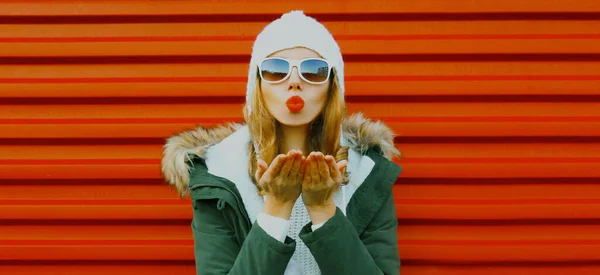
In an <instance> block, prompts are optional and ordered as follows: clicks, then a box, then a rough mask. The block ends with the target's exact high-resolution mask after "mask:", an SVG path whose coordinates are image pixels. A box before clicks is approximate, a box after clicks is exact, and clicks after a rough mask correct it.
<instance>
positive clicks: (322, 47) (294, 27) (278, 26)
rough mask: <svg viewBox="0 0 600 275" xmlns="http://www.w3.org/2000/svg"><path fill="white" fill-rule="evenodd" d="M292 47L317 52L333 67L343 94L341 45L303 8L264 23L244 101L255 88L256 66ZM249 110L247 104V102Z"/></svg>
mask: <svg viewBox="0 0 600 275" xmlns="http://www.w3.org/2000/svg"><path fill="white" fill-rule="evenodd" d="M295 47H304V48H308V49H311V50H313V51H315V52H317V53H318V54H319V55H321V57H323V58H324V59H326V60H327V61H328V62H329V64H331V66H332V67H333V68H335V77H337V80H338V84H339V91H340V93H342V96H344V61H343V59H342V53H341V51H340V47H339V45H338V44H337V42H336V41H335V39H334V38H333V36H332V35H331V33H330V32H329V31H328V30H327V28H325V26H323V24H321V23H319V22H317V20H315V19H314V18H312V17H309V16H306V15H305V14H304V12H302V11H291V12H288V13H286V14H283V15H282V16H281V17H280V18H278V19H276V20H275V21H273V22H271V23H270V24H269V25H267V26H266V27H265V28H264V29H263V30H262V32H261V33H260V34H258V36H257V37H256V41H254V46H253V47H252V58H251V59H250V68H249V70H248V84H247V86H246V102H249V100H250V99H251V98H252V93H253V92H254V88H255V87H256V81H257V73H258V66H259V65H260V63H261V62H262V61H263V59H264V58H266V57H268V56H269V55H271V54H273V53H275V52H278V51H281V50H285V49H291V48H295ZM247 108H248V113H251V112H252V110H251V107H250V104H247Z"/></svg>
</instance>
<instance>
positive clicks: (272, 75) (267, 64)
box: [260, 59, 290, 81]
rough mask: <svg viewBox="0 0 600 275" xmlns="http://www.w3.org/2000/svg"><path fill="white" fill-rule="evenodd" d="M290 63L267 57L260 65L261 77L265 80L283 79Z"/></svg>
mask: <svg viewBox="0 0 600 275" xmlns="http://www.w3.org/2000/svg"><path fill="white" fill-rule="evenodd" d="M289 67H290V64H289V63H288V62H287V61H285V60H282V59H267V60H265V61H263V62H262V64H261V66H260V73H261V75H262V78H263V79H264V80H266V81H279V80H282V79H284V78H285V77H286V76H287V74H288V72H289V71H290V69H289Z"/></svg>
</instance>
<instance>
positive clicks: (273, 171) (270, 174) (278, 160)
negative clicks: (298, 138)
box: [265, 155, 285, 181]
mask: <svg viewBox="0 0 600 275" xmlns="http://www.w3.org/2000/svg"><path fill="white" fill-rule="evenodd" d="M284 162H285V155H277V157H275V159H274V160H273V162H271V165H270V166H269V169H267V171H266V172H265V175H266V176H267V178H266V179H267V180H268V181H271V180H273V179H274V178H275V177H276V176H277V175H279V172H280V171H281V167H282V166H283V163H284Z"/></svg>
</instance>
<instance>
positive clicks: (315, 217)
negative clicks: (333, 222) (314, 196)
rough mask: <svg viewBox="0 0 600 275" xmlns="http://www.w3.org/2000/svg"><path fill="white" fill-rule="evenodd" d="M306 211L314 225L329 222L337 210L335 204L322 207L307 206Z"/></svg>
mask: <svg viewBox="0 0 600 275" xmlns="http://www.w3.org/2000/svg"><path fill="white" fill-rule="evenodd" d="M306 210H307V211H308V215H309V216H310V220H311V222H312V223H313V224H320V223H324V222H327V221H328V220H329V219H331V218H332V217H333V216H335V212H336V210H337V208H336V206H335V204H334V203H330V204H326V205H320V206H307V207H306Z"/></svg>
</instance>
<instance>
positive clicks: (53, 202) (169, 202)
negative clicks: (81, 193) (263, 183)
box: [0, 197, 190, 206]
mask: <svg viewBox="0 0 600 275" xmlns="http://www.w3.org/2000/svg"><path fill="white" fill-rule="evenodd" d="M188 204H190V200H182V199H179V198H177V197H173V199H162V200H161V199H147V200H144V199H137V200H89V199H88V200H61V199H54V200H51V199H50V200H38V199H36V200H20V199H15V200H1V199H0V206H6V205H136V206H139V205H188Z"/></svg>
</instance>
